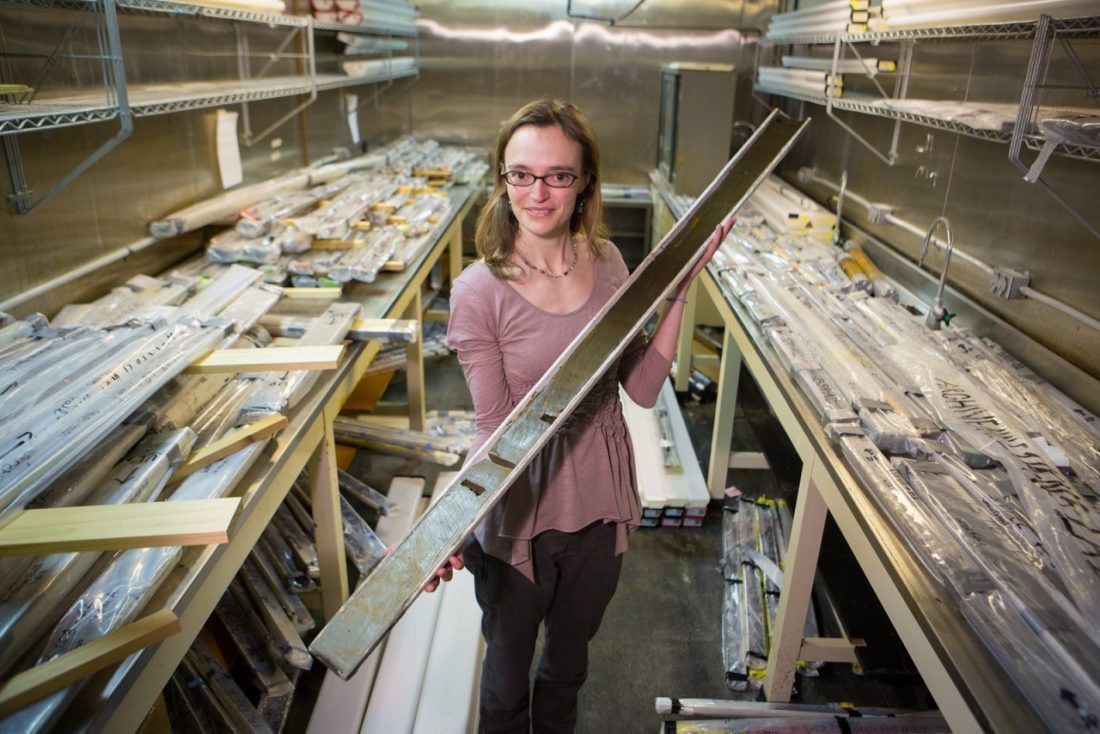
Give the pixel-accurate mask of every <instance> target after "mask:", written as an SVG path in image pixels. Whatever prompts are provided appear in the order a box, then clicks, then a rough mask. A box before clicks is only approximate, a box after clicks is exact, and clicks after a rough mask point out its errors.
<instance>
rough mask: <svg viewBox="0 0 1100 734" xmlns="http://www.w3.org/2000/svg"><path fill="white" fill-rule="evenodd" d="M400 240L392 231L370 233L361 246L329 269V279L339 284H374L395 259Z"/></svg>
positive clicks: (345, 254) (349, 252)
mask: <svg viewBox="0 0 1100 734" xmlns="http://www.w3.org/2000/svg"><path fill="white" fill-rule="evenodd" d="M399 239H400V235H398V234H396V233H395V232H392V231H386V230H383V231H378V230H376V231H373V232H368V233H367V234H366V236H364V237H363V239H362V241H361V242H362V244H361V246H359V247H356V248H355V249H352V250H348V251H346V252H345V253H343V255H342V257H341V258H340V259H339V260H337V261H335V262H333V263H332V264H331V265H330V266H329V267H328V273H327V274H328V277H330V278H332V279H333V280H335V281H336V282H337V283H347V282H349V281H352V280H357V281H359V282H361V283H373V282H374V280H375V278H376V277H377V276H378V273H379V271H381V270H382V267H383V266H384V265H385V264H386V263H387V262H389V260H390V258H392V257H393V254H394V252H395V251H396V249H397V243H398V240H399Z"/></svg>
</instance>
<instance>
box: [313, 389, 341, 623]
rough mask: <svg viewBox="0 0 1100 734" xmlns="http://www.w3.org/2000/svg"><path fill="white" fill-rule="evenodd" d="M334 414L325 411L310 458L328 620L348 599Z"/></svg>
mask: <svg viewBox="0 0 1100 734" xmlns="http://www.w3.org/2000/svg"><path fill="white" fill-rule="evenodd" d="M335 418H336V415H335V413H333V414H330V413H329V411H327V410H326V411H324V412H323V413H322V415H321V417H320V419H321V421H322V422H323V423H324V431H325V433H324V436H323V437H322V438H321V442H320V443H319V444H317V448H316V450H314V452H313V456H311V457H310V460H309V465H308V469H309V484H310V487H311V490H312V491H311V501H312V503H313V522H314V526H315V535H316V541H317V560H318V562H319V564H320V566H321V601H322V604H323V605H324V610H325V620H326V621H327V620H330V619H332V617H333V615H335V614H336V611H337V610H338V609H339V608H340V606H341V605H342V604H343V603H344V602H345V601H346V600H347V598H348V569H347V563H346V562H345V560H344V522H343V520H342V519H341V517H340V485H339V478H338V477H337V475H336V471H337V467H336V437H335V435H334V434H333V429H332V422H333V420H334V419H335Z"/></svg>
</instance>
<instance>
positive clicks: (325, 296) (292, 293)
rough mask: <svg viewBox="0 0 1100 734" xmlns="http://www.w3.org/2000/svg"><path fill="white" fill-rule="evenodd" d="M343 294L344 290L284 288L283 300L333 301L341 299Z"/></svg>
mask: <svg viewBox="0 0 1100 734" xmlns="http://www.w3.org/2000/svg"><path fill="white" fill-rule="evenodd" d="M342 292H343V289H342V288H284V289H283V298H291V299H298V300H315V299H319V300H325V301H333V300H336V299H337V298H339V297H340V294H341V293H342Z"/></svg>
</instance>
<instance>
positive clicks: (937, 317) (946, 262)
mask: <svg viewBox="0 0 1100 734" xmlns="http://www.w3.org/2000/svg"><path fill="white" fill-rule="evenodd" d="M941 222H942V223H943V229H944V231H945V232H947V252H946V253H945V254H944V256H943V270H942V271H941V272H940V288H939V290H938V291H936V300H935V301H933V302H932V308H931V309H929V311H928V316H927V317H925V319H924V325H925V326H927V327H928V328H929V329H933V330H936V331H938V330H939V328H940V323H941V322H942V323H944V324H950V323H951V319H952V318H954V316H955V314H953V313H947V309H946V308H944V306H943V287H944V285H945V284H946V283H947V268H948V266H950V265H951V250H952V248H953V247H954V244H955V243H954V240H953V239H952V236H951V222H949V221H947V217H936V218H935V219H933V220H932V226H930V227H929V228H928V231H927V232H925V233H924V244H922V245H921V248H920V257H918V258H917V267H918V268H919V267H920V266H921V264H922V263H923V262H924V256H925V254H926V253H927V252H928V244H929V243H930V242H931V241H932V233H933V232H935V231H936V225H937V224H939V223H941Z"/></svg>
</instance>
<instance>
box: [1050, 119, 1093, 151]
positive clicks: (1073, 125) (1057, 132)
mask: <svg viewBox="0 0 1100 734" xmlns="http://www.w3.org/2000/svg"><path fill="white" fill-rule="evenodd" d="M1039 131H1040V133H1042V135H1043V136H1044V137H1046V138H1047V139H1050V140H1057V141H1058V142H1060V143H1066V144H1069V145H1088V146H1091V147H1094V148H1095V147H1100V115H1096V114H1091V115H1089V114H1080V115H1057V116H1054V117H1044V118H1042V119H1040V120H1039Z"/></svg>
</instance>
